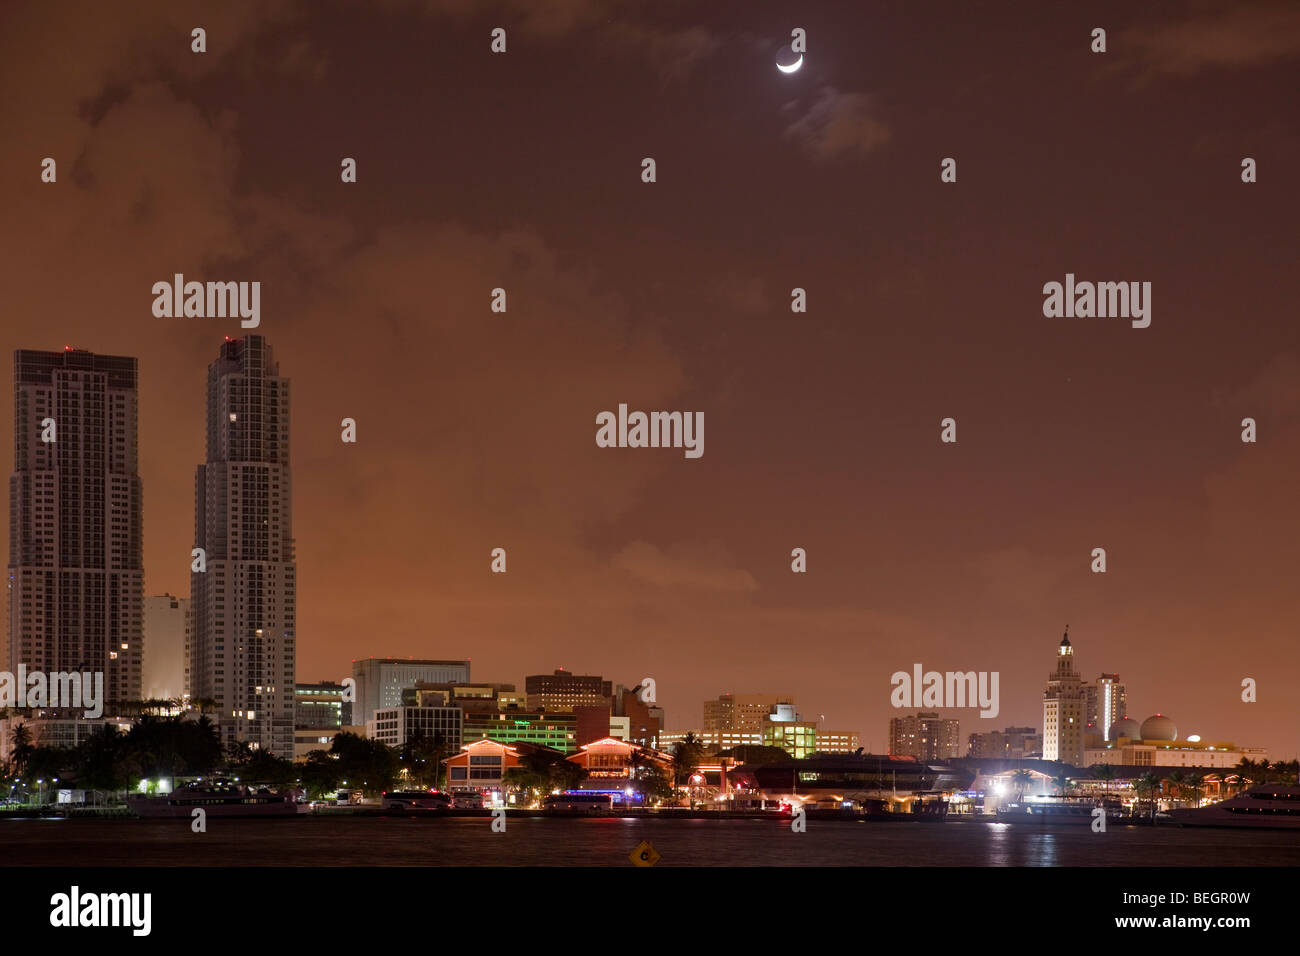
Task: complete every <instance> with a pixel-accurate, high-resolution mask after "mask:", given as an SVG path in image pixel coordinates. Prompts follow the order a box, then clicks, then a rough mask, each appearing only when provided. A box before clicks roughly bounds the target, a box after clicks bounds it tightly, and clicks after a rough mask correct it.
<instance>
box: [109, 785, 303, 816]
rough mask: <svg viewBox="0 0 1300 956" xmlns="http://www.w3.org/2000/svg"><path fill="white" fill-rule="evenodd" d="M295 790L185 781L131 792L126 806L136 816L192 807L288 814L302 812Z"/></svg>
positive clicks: (219, 812) (222, 812)
mask: <svg viewBox="0 0 1300 956" xmlns="http://www.w3.org/2000/svg"><path fill="white" fill-rule="evenodd" d="M297 798H298V792H297V791H294V790H287V791H278V790H271V789H269V788H267V787H258V788H257V789H253V788H251V787H248V786H245V785H244V784H240V783H231V782H228V781H221V780H218V781H213V782H210V783H195V784H187V785H186V786H183V787H179V788H177V789H176V790H173V791H172V792H171V793H167V794H161V795H157V796H155V795H152V794H131V795H130V796H128V797H127V798H126V807H127V809H128V810H130V811H131V812H132V813H133V814H135V815H136V816H138V817H148V818H159V817H184V818H186V819H190V818H191V817H193V815H194V811H195V810H202V811H203V812H204V813H205V814H207V815H208V816H215V817H282V816H283V817H291V816H296V815H297V814H299V813H301V812H303V810H304V809H305V805H302V806H300V805H299V803H298V799H297Z"/></svg>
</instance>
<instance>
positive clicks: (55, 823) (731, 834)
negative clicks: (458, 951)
mask: <svg viewBox="0 0 1300 956" xmlns="http://www.w3.org/2000/svg"><path fill="white" fill-rule="evenodd" d="M642 840H648V841H650V842H651V843H652V844H653V846H654V848H655V849H656V850H657V851H658V852H659V853H660V854H661V855H662V857H663V858H662V860H661V861H660V862H659V864H658V865H659V866H661V867H663V866H1066V867H1070V866H1117V867H1127V866H1298V865H1300V830H1290V831H1287V830H1213V829H1199V828H1198V829H1180V828H1178V827H1122V826H1112V827H1111V828H1110V829H1109V830H1108V831H1107V832H1106V833H1104V834H1102V833H1093V832H1092V830H1091V828H1090V827H1087V826H1077V825H1076V826H1071V825H1063V826H1055V827H1052V826H1049V827H1045V828H1038V827H1029V826H1013V825H1009V824H999V823H982V822H961V823H954V822H948V823H943V824H926V823H911V822H908V823H859V822H853V821H819V820H809V821H808V830H807V832H806V833H793V832H791V830H790V824H789V820H788V818H787V819H785V820H721V819H720V820H657V819H618V818H608V817H607V818H578V819H574V818H564V819H556V818H550V819H546V818H531V819H529V818H511V819H508V821H507V829H506V832H505V833H493V832H492V830H491V820H490V819H488V818H485V817H477V818H475V817H457V818H440V819H403V818H398V817H346V818H345V817H327V816H310V817H302V818H290V819H279V820H275V819H268V820H256V819H253V820H240V819H224V820H223V819H220V818H209V820H208V832H207V833H193V832H191V830H190V825H189V821H188V820H134V819H86V820H62V819H49V820H4V821H0V859H3V861H4V863H5V864H6V865H8V866H22V865H37V866H40V865H44V866H178V865H179V866H630V865H631V864H630V862H629V860H628V854H629V853H631V851H632V849H633V847H635V846H636V845H637V844H638V843H640V842H641V841H642Z"/></svg>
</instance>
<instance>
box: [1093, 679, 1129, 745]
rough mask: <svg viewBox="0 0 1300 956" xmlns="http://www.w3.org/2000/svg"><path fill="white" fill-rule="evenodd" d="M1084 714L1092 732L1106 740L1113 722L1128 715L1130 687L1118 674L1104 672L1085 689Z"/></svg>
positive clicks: (1103, 740)
mask: <svg viewBox="0 0 1300 956" xmlns="http://www.w3.org/2000/svg"><path fill="white" fill-rule="evenodd" d="M1083 697H1084V711H1083V716H1084V719H1085V720H1086V721H1087V724H1088V727H1089V729H1090V730H1091V732H1092V733H1094V734H1096V735H1098V736H1099V737H1100V738H1101V741H1102V742H1105V741H1106V740H1107V739H1108V737H1109V735H1110V728H1111V725H1112V724H1115V723H1118V722H1119V720H1120V719H1121V718H1123V717H1127V716H1128V688H1127V687H1126V686H1125V685H1124V682H1123V681H1121V680H1120V679H1119V675H1118V674H1102V675H1101V676H1100V677H1098V678H1097V679H1096V680H1095V681H1091V682H1089V683H1088V684H1087V685H1086V686H1085V687H1084V689H1083Z"/></svg>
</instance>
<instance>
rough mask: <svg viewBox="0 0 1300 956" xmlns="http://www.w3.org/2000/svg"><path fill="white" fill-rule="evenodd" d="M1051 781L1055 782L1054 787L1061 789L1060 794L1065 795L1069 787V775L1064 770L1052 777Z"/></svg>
mask: <svg viewBox="0 0 1300 956" xmlns="http://www.w3.org/2000/svg"><path fill="white" fill-rule="evenodd" d="M1052 783H1054V784H1056V789H1057V790H1059V791H1061V796H1063V797H1064V796H1065V794H1066V791H1067V790H1068V789H1069V787H1070V776H1069V774H1067V773H1066V772H1065V771H1064V770H1062V771H1061V772H1060V773H1058V774H1057V775H1056V776H1055V777H1053V778H1052Z"/></svg>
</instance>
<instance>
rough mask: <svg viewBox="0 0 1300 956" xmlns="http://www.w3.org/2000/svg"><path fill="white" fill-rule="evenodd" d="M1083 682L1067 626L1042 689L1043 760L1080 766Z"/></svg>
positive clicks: (1082, 729)
mask: <svg viewBox="0 0 1300 956" xmlns="http://www.w3.org/2000/svg"><path fill="white" fill-rule="evenodd" d="M1083 710H1084V692H1083V681H1082V679H1081V678H1080V677H1079V672H1078V671H1076V670H1075V669H1074V648H1073V647H1072V646H1071V645H1070V629H1069V628H1068V627H1067V628H1066V629H1065V636H1064V637H1062V638H1061V644H1060V646H1059V647H1058V648H1057V651H1056V670H1055V671H1053V672H1052V673H1051V674H1049V675H1048V676H1047V689H1046V690H1045V691H1043V759H1044V760H1059V761H1061V762H1063V763H1068V764H1071V765H1073V766H1076V767H1079V766H1082V765H1083V732H1084V714H1083Z"/></svg>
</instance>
